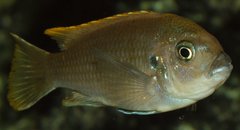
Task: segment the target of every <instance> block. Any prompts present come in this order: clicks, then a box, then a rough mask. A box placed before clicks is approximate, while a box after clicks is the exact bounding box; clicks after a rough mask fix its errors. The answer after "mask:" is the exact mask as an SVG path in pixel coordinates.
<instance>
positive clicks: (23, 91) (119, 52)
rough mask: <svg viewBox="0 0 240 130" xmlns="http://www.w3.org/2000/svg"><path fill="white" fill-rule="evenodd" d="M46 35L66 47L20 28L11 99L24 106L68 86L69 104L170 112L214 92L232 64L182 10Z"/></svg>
mask: <svg viewBox="0 0 240 130" xmlns="http://www.w3.org/2000/svg"><path fill="white" fill-rule="evenodd" d="M45 34H47V35H49V36H51V37H52V38H53V39H55V40H56V41H57V42H58V44H59V47H60V49H61V52H58V53H49V52H46V51H44V50H42V49H39V48H37V47H35V46H33V45H31V44H30V43H28V42H27V41H25V40H23V39H22V38H20V37H18V36H17V35H15V34H12V35H13V37H14V38H15V40H16V42H17V44H16V49H15V54H14V56H15V58H14V59H13V64H12V70H11V73H10V76H9V93H8V99H9V102H10V104H11V106H13V108H15V109H17V110H24V109H27V108H29V107H31V106H32V105H33V104H35V103H36V102H37V101H38V100H40V99H41V98H42V97H43V96H45V95H46V94H48V93H49V92H51V91H53V90H54V89H56V88H59V87H62V88H66V89H70V90H72V91H73V92H72V95H71V96H67V97H66V98H65V99H64V100H63V104H64V105H65V106H79V105H88V106H111V107H116V108H120V109H124V110H130V111H134V113H135V114H136V113H138V112H139V113H144V112H146V113H150V114H153V113H159V112H166V111H171V110H175V109H178V108H182V107H185V106H188V105H191V104H193V103H195V102H196V101H198V100H200V99H203V98H205V97H207V96H209V95H210V94H212V93H213V92H214V91H215V89H216V88H218V87H219V86H220V85H222V84H223V83H224V81H225V80H226V79H227V78H228V76H229V75H230V72H231V70H232V65H231V60H230V58H229V56H228V55H227V54H226V53H224V51H223V49H222V47H221V45H220V44H219V42H218V41H217V39H216V38H215V37H213V36H212V35H211V34H209V33H208V32H207V31H205V30H204V29H203V28H201V27H200V26H199V25H197V24H195V23H194V22H192V21H190V20H188V19H185V18H183V17H180V16H177V15H174V14H159V13H155V12H146V11H140V12H130V13H125V14H119V15H115V16H112V17H107V18H104V19H101V20H97V21H92V22H89V23H86V24H81V25H78V26H70V27H57V28H51V29H47V30H46V31H45Z"/></svg>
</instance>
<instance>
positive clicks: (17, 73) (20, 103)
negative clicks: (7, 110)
mask: <svg viewBox="0 0 240 130" xmlns="http://www.w3.org/2000/svg"><path fill="white" fill-rule="evenodd" d="M11 35H12V37H13V38H14V40H15V41H16V47H15V52H14V59H13V61H12V68H11V72H10V75H9V87H8V100H9V103H10V105H11V106H12V107H13V108H14V109H16V110H25V109H27V108H29V107H31V106H32V105H33V104H35V103H36V102H37V101H38V100H39V99H41V98H42V97H43V96H44V95H46V94H47V93H49V92H50V91H52V90H53V89H54V88H53V87H52V85H51V84H50V83H47V82H46V80H45V73H44V72H45V67H46V66H45V63H46V57H47V56H48V54H49V53H48V52H46V51H44V50H42V49H39V48H37V47H35V46H33V45H31V44H30V43H28V42H27V41H25V40H23V39H22V38H20V37H18V36H17V35H15V34H11Z"/></svg>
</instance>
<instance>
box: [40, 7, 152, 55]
mask: <svg viewBox="0 0 240 130" xmlns="http://www.w3.org/2000/svg"><path fill="white" fill-rule="evenodd" d="M147 13H153V12H148V11H136V12H129V13H123V14H117V15H114V16H110V17H106V18H103V19H100V20H95V21H91V22H88V23H83V24H80V25H76V26H70V27H55V28H50V29H47V30H45V32H44V33H45V34H46V35H48V36H51V38H52V39H55V40H57V42H58V44H59V47H60V48H61V49H62V50H65V49H67V48H68V47H69V46H71V43H72V42H70V40H72V38H73V37H74V36H76V35H77V36H78V37H80V36H82V35H84V34H87V33H89V32H92V31H94V30H97V29H99V28H102V27H105V26H107V25H109V24H114V23H116V22H119V21H122V20H126V19H123V17H125V18H131V19H132V18H133V17H135V16H139V14H147ZM128 16H131V17H128Z"/></svg>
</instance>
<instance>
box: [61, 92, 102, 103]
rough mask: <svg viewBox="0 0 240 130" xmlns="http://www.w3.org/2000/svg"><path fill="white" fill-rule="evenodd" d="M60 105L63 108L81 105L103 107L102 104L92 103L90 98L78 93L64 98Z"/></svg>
mask: <svg viewBox="0 0 240 130" xmlns="http://www.w3.org/2000/svg"><path fill="white" fill-rule="evenodd" d="M62 104H63V105H64V106H82V105H84V106H92V107H99V106H103V104H102V103H100V102H98V101H94V100H93V99H92V98H91V97H88V96H85V95H83V94H80V93H78V92H72V95H71V96H70V97H67V98H65V99H64V100H63V102H62Z"/></svg>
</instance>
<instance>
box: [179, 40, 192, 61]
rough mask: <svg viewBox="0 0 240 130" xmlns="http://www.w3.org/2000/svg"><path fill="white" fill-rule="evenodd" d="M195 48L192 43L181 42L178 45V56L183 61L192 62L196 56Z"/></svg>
mask: <svg viewBox="0 0 240 130" xmlns="http://www.w3.org/2000/svg"><path fill="white" fill-rule="evenodd" d="M194 53H195V51H194V46H193V45H192V43H191V42H188V41H181V42H179V43H178V45H177V55H178V57H179V58H180V59H182V60H186V61H188V60H191V59H192V58H193V56H194Z"/></svg>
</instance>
